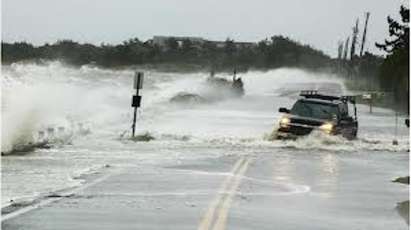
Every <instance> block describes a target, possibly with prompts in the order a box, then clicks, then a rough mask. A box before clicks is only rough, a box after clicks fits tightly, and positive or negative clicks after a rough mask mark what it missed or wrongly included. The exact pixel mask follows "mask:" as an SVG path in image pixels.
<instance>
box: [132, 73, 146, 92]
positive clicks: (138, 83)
mask: <svg viewBox="0 0 411 230" xmlns="http://www.w3.org/2000/svg"><path fill="white" fill-rule="evenodd" d="M143 81H144V73H143V72H136V73H135V74H134V83H133V86H134V89H142V88H143Z"/></svg>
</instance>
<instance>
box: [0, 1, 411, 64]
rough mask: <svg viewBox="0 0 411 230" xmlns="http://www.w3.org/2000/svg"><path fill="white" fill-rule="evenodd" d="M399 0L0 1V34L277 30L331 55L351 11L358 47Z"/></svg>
mask: <svg viewBox="0 0 411 230" xmlns="http://www.w3.org/2000/svg"><path fill="white" fill-rule="evenodd" d="M404 3H406V4H408V1H404V0H252V1H251V0H249V1H245V0H207V1H206V0H146V1H140V0H2V39H3V40H4V41H8V42H11V41H27V42H31V43H34V44H36V45H40V44H43V43H45V42H55V41H57V40H59V39H73V40H76V41H80V42H91V43H94V44H100V43H102V42H105V43H120V42H121V41H123V40H126V39H129V38H132V37H138V38H140V39H142V40H146V39H149V38H151V37H152V36H153V35H178V36H201V37H204V38H207V39H211V40H225V39H226V38H227V37H230V38H233V39H235V40H239V41H259V40H262V39H264V38H266V37H270V36H272V35H279V34H282V35H285V36H289V37H290V38H293V39H295V40H297V41H300V42H302V43H305V44H309V45H312V46H313V47H315V48H317V49H320V50H323V51H324V52H325V53H327V54H330V55H333V56H335V55H336V52H337V42H338V41H339V40H343V39H345V38H346V37H347V36H348V35H350V34H351V32H352V27H353V25H354V23H355V19H356V18H357V17H359V18H360V31H361V34H362V25H363V22H364V13H365V12H366V11H370V12H371V16H370V20H369V27H368V30H369V32H368V35H367V38H368V39H367V42H368V44H367V45H366V49H368V50H369V51H372V52H375V53H378V51H377V49H375V48H374V45H373V44H374V43H375V42H376V41H382V40H383V39H384V38H385V37H387V34H388V32H387V22H386V17H387V16H388V15H392V16H394V17H395V18H398V17H399V16H398V11H399V6H400V5H401V4H404Z"/></svg>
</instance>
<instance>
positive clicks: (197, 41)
mask: <svg viewBox="0 0 411 230" xmlns="http://www.w3.org/2000/svg"><path fill="white" fill-rule="evenodd" d="M169 39H174V40H176V41H177V44H178V46H179V47H182V45H183V42H184V41H186V40H188V41H190V42H191V43H192V44H193V46H201V45H202V44H204V42H205V41H206V40H205V39H203V38H200V37H175V36H154V37H153V39H151V41H150V42H151V44H153V45H157V46H159V47H160V48H161V49H167V41H168V40H169Z"/></svg>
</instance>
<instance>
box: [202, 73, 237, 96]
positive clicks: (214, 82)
mask: <svg viewBox="0 0 411 230" xmlns="http://www.w3.org/2000/svg"><path fill="white" fill-rule="evenodd" d="M206 83H207V84H208V85H209V86H212V87H213V88H216V89H219V90H221V91H222V92H225V94H226V95H229V96H231V97H241V96H243V95H244V83H243V80H242V79H241V77H239V78H237V71H236V70H234V74H233V80H232V81H229V80H227V79H225V78H220V77H215V76H214V71H212V72H211V74H210V77H208V78H207V81H206Z"/></svg>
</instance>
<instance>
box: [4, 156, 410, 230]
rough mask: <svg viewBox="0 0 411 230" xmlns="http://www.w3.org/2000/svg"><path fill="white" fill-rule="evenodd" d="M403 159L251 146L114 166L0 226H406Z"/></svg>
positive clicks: (212, 227)
mask: <svg viewBox="0 0 411 230" xmlns="http://www.w3.org/2000/svg"><path fill="white" fill-rule="evenodd" d="M403 161H408V154H407V153H392V152H364V153H348V152H340V153H328V152H326V151H316V152H314V151H311V150H297V151H295V150H293V151H290V150H289V149H283V148H259V150H258V151H254V152H253V153H252V154H248V155H247V154H244V155H225V156H221V157H217V158H204V159H203V160H198V159H197V160H189V159H187V160H184V161H181V162H179V163H178V164H157V165H155V164H154V165H144V164H142V165H139V164H136V165H134V166H133V165H132V164H130V165H128V166H127V167H120V166H116V165H112V166H111V167H108V168H105V169H104V170H100V172H98V173H95V174H91V175H88V176H87V178H85V179H86V180H87V183H85V184H84V185H83V186H82V187H80V188H76V189H74V190H72V191H64V192H61V194H64V195H65V197H59V198H57V199H56V198H55V197H54V198H48V199H47V198H46V199H44V200H42V201H40V202H39V203H38V204H36V205H37V206H38V208H32V209H28V210H27V212H25V211H23V212H21V213H18V215H15V216H12V217H13V218H9V219H7V220H3V222H2V229H31V230H33V229H42V230H45V229H76V230H78V229H199V230H203V229H274V228H281V229H408V225H407V223H406V221H405V220H404V219H403V218H402V217H401V215H400V214H399V213H398V211H397V209H396V206H397V203H400V202H402V201H405V200H407V199H408V186H407V185H403V184H398V183H392V182H391V180H393V179H395V176H396V175H397V174H398V173H407V171H408V169H407V166H406V165H404V164H402V165H401V164H400V163H401V162H403ZM393 168H396V169H397V170H392V169H393ZM51 199H55V200H51ZM51 201H53V202H51ZM12 215H13V214H12ZM8 217H10V214H9V216H8V215H4V216H3V218H8Z"/></svg>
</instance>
